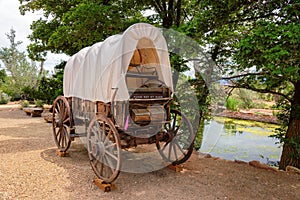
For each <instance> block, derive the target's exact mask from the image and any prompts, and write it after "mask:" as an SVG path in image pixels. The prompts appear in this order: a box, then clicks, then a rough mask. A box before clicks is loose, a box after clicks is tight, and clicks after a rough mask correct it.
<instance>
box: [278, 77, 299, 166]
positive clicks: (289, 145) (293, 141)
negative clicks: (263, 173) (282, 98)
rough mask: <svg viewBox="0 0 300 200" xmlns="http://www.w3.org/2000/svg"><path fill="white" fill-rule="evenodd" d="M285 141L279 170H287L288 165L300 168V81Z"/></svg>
mask: <svg viewBox="0 0 300 200" xmlns="http://www.w3.org/2000/svg"><path fill="white" fill-rule="evenodd" d="M285 139H286V141H285V143H284V145H283V150H282V155H281V159H280V164H279V169H283V170H285V168H286V167H287V166H288V165H290V166H294V167H297V168H300V81H297V83H296V84H295V93H294V98H293V102H292V104H291V113H290V119H289V125H288V129H287V132H286V136H285Z"/></svg>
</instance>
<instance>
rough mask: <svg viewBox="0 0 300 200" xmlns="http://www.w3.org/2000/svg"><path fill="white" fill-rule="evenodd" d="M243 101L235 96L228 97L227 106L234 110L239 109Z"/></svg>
mask: <svg viewBox="0 0 300 200" xmlns="http://www.w3.org/2000/svg"><path fill="white" fill-rule="evenodd" d="M241 104H242V102H241V101H240V100H238V99H236V98H234V97H231V96H230V97H228V99H227V101H226V108H227V109H228V110H232V111H238V110H239V109H240V106H241Z"/></svg>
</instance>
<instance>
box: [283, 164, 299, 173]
mask: <svg viewBox="0 0 300 200" xmlns="http://www.w3.org/2000/svg"><path fill="white" fill-rule="evenodd" d="M285 171H286V172H289V173H294V174H300V169H298V168H297V167H293V166H290V165H289V166H287V167H286V168H285Z"/></svg>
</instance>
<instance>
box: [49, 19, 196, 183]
mask: <svg viewBox="0 0 300 200" xmlns="http://www.w3.org/2000/svg"><path fill="white" fill-rule="evenodd" d="M63 91H64V96H59V97H57V98H56V100H55V101H54V104H53V108H54V109H53V115H52V116H53V120H52V121H53V122H52V125H53V135H54V140H55V142H56V145H57V147H58V148H59V150H60V151H61V152H66V151H67V150H68V148H69V147H70V144H71V141H73V140H74V138H75V137H86V140H85V141H86V147H87V151H88V156H89V159H90V163H91V166H92V169H93V170H94V172H95V174H96V175H97V177H99V178H100V179H101V180H103V181H104V182H106V183H111V182H113V181H114V180H115V179H116V178H117V177H118V175H119V172H120V169H121V163H122V160H121V153H122V151H125V150H126V149H128V148H131V147H134V146H137V145H141V144H156V147H157V150H158V151H159V153H160V155H161V156H162V158H163V159H164V160H165V161H167V162H169V163H172V164H173V165H177V164H181V163H183V162H185V161H186V160H187V159H188V158H189V157H190V155H191V153H192V150H193V143H194V138H195V134H194V133H193V129H192V126H191V123H190V122H189V120H188V118H187V117H186V116H185V115H183V114H182V113H181V112H180V111H178V110H172V109H171V102H172V94H173V85H172V72H171V66H170V61H169V54H168V48H167V44H166V41H165V38H164V37H163V35H162V33H161V31H160V30H159V29H157V28H155V27H154V26H152V25H149V24H144V23H139V24H135V25H132V26H131V27H129V28H128V29H127V30H126V31H125V32H124V33H123V34H120V35H114V36H111V37H109V38H107V39H106V40H104V41H103V42H99V43H96V44H94V45H93V46H91V47H86V48H84V49H82V50H81V51H79V52H78V53H77V54H75V55H73V56H72V57H71V58H70V59H69V61H68V62H67V64H66V67H65V72H64V85H63Z"/></svg>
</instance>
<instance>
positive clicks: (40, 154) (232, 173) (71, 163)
mask: <svg viewBox="0 0 300 200" xmlns="http://www.w3.org/2000/svg"><path fill="white" fill-rule="evenodd" d="M55 150H56V147H55V144H54V141H53V138H52V130H51V124H48V123H45V122H44V119H43V118H39V117H37V118H32V117H29V116H26V115H25V113H24V112H23V111H22V110H20V109H19V108H18V107H17V106H0V160H1V162H0V199H30V200H31V199H49V200H50V199H51V200H53V199H104V200H105V199H149V200H153V199H188V200H191V199H197V200H198V199H290V200H294V199H295V200H296V199H298V200H299V199H300V175H297V174H292V173H291V174H289V173H286V172H274V171H269V170H264V169H258V168H255V167H252V166H250V165H248V164H247V163H246V164H245V163H236V162H232V161H225V160H222V159H216V158H199V156H198V155H197V154H193V155H192V157H191V159H190V160H188V161H187V162H186V163H185V165H184V169H183V171H181V172H175V171H172V170H170V169H168V168H164V169H161V170H158V171H154V172H149V173H138V174H133V173H126V172H121V173H120V176H119V177H118V179H117V180H116V182H115V184H116V189H115V190H113V191H112V192H108V193H105V192H103V191H102V190H100V189H99V188H97V187H96V186H95V185H94V184H93V180H94V178H95V175H94V172H93V171H92V169H91V167H90V164H89V160H88V155H87V152H86V149H85V148H84V146H83V145H82V144H81V142H80V141H76V140H75V142H74V143H72V144H71V148H70V150H69V153H70V157H64V158H62V157H58V156H57V155H56V154H55Z"/></svg>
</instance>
